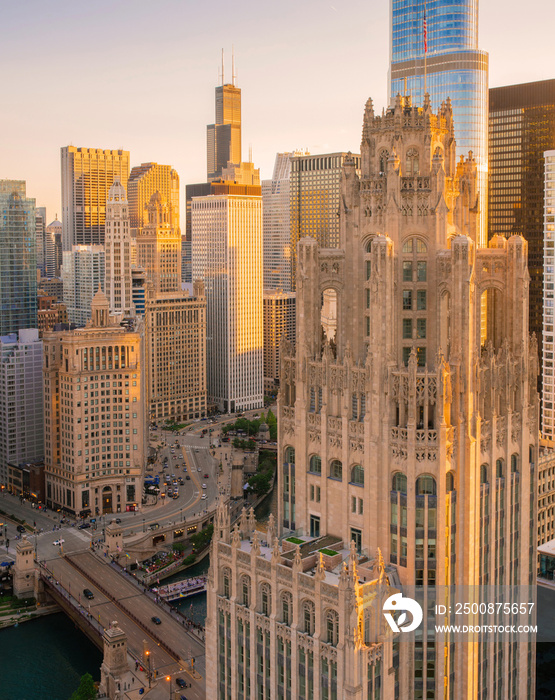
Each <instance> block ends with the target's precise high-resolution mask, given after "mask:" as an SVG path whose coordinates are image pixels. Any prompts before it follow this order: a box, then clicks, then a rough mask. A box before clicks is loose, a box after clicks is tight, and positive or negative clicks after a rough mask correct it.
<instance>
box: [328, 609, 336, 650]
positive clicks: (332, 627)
mask: <svg viewBox="0 0 555 700" xmlns="http://www.w3.org/2000/svg"><path fill="white" fill-rule="evenodd" d="M338 639H339V615H338V614H337V611H336V610H327V611H326V641H327V643H328V644H333V646H335V645H336V644H337V642H338Z"/></svg>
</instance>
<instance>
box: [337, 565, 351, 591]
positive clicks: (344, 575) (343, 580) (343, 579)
mask: <svg viewBox="0 0 555 700" xmlns="http://www.w3.org/2000/svg"><path fill="white" fill-rule="evenodd" d="M348 587H349V572H348V570H347V564H345V562H343V566H342V567H341V572H340V574H339V588H340V589H341V590H346V589H347V588H348Z"/></svg>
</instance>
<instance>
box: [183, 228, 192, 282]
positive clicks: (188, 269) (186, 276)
mask: <svg viewBox="0 0 555 700" xmlns="http://www.w3.org/2000/svg"><path fill="white" fill-rule="evenodd" d="M192 281H193V259H192V257H191V241H190V240H187V238H186V237H185V236H181V282H183V283H185V284H190V283H191V282H192Z"/></svg>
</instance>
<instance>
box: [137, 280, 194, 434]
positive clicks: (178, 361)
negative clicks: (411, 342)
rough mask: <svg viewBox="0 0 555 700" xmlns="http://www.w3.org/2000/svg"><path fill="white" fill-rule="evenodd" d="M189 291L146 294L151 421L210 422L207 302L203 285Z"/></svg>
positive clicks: (150, 288)
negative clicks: (208, 407) (207, 392)
mask: <svg viewBox="0 0 555 700" xmlns="http://www.w3.org/2000/svg"><path fill="white" fill-rule="evenodd" d="M191 286H192V287H193V290H192V295H189V292H188V291H183V292H181V291H179V292H175V291H174V292H156V291H155V290H154V289H153V288H152V285H150V286H148V285H147V288H146V301H145V310H144V316H145V338H146V347H147V362H148V364H147V374H148V376H147V391H148V401H149V410H150V419H151V420H153V421H162V420H170V421H174V422H177V423H179V422H181V421H185V420H193V419H196V418H204V417H205V416H206V408H207V406H206V298H205V295H204V285H203V284H202V282H195V283H194V284H193V285H191Z"/></svg>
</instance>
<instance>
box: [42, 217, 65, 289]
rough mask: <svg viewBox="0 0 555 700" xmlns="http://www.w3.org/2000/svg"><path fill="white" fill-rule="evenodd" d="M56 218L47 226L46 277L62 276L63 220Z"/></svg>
mask: <svg viewBox="0 0 555 700" xmlns="http://www.w3.org/2000/svg"><path fill="white" fill-rule="evenodd" d="M57 217H58V215H57V214H56V219H54V221H52V222H51V223H50V224H48V226H47V227H46V236H47V241H48V242H47V251H46V277H48V278H49V279H51V278H52V277H60V275H61V269H62V222H61V221H58V218H57Z"/></svg>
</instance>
